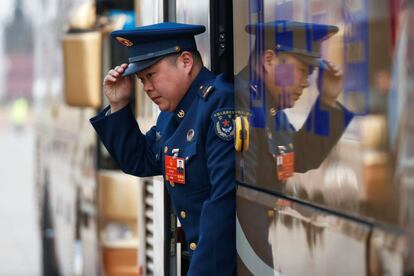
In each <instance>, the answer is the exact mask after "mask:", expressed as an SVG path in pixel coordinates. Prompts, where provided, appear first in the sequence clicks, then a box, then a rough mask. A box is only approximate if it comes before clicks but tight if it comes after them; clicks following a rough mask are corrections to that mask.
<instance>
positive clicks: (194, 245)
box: [190, 242, 197, 251]
mask: <svg viewBox="0 0 414 276" xmlns="http://www.w3.org/2000/svg"><path fill="white" fill-rule="evenodd" d="M196 248H197V244H196V243H195V242H192V243H190V249H191V250H193V251H194V250H196Z"/></svg>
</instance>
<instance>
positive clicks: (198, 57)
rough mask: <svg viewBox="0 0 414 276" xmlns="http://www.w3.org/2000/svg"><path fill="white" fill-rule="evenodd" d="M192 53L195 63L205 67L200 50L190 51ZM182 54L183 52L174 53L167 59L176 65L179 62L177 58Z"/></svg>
mask: <svg viewBox="0 0 414 276" xmlns="http://www.w3.org/2000/svg"><path fill="white" fill-rule="evenodd" d="M190 53H191V54H192V55H193V60H194V63H195V64H199V65H201V66H203V59H202V58H201V54H200V52H199V51H198V50H195V51H190ZM181 54H182V52H179V53H174V54H171V55H168V56H166V57H165V59H167V60H168V61H169V62H170V63H172V64H175V62H176V61H177V58H178V57H179V56H180V55H181Z"/></svg>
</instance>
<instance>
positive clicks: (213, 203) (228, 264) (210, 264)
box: [188, 91, 236, 276]
mask: <svg viewBox="0 0 414 276" xmlns="http://www.w3.org/2000/svg"><path fill="white" fill-rule="evenodd" d="M214 93H221V91H217V92H214ZM223 94H224V95H222V96H220V97H221V98H220V100H219V102H218V103H217V104H215V105H214V108H216V110H223V109H224V110H226V109H227V110H234V109H233V108H234V98H233V97H234V96H233V95H234V94H233V93H227V92H226V93H223ZM227 123H228V122H226V124H227ZM205 145H206V147H205V151H206V156H207V170H208V174H209V178H210V179H209V180H210V183H211V186H212V187H211V191H210V196H209V198H208V199H207V200H206V201H205V202H204V203H203V206H202V211H201V216H200V234H199V239H198V244H197V249H196V250H195V251H194V253H193V255H192V260H191V263H190V268H189V272H188V275H209V276H210V275H226V276H227V275H235V273H236V272H235V271H236V244H235V243H236V242H235V240H236V234H235V220H236V217H235V213H236V203H235V193H236V184H235V152H234V141H233V139H223V138H221V137H219V135H218V134H217V133H216V124H215V123H214V122H213V121H212V120H211V119H210V123H209V127H208V130H207V133H206V143H205Z"/></svg>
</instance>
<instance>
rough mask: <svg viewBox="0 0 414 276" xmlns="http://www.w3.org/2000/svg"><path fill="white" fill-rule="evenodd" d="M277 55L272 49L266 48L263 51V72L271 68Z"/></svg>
mask: <svg viewBox="0 0 414 276" xmlns="http://www.w3.org/2000/svg"><path fill="white" fill-rule="evenodd" d="M276 59H277V56H276V53H275V52H274V51H273V50H270V49H267V50H266V51H264V53H263V67H264V70H265V72H267V73H268V72H270V71H271V70H272V69H273V64H274V62H275V61H276Z"/></svg>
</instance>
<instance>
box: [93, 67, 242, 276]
mask: <svg viewBox="0 0 414 276" xmlns="http://www.w3.org/2000/svg"><path fill="white" fill-rule="evenodd" d="M108 108H109V107H107V108H106V109H104V110H103V111H102V112H101V113H100V114H98V115H97V116H96V117H94V118H92V119H91V123H92V125H93V127H94V128H95V130H96V131H97V133H98V135H99V137H100V138H101V140H102V142H103V143H104V145H105V146H106V148H107V149H108V151H109V152H110V154H111V155H112V157H113V158H114V160H115V161H116V162H117V163H118V165H119V167H120V168H121V169H122V170H123V171H124V172H125V173H127V174H132V175H136V176H141V177H145V176H155V175H164V184H165V186H166V187H167V190H168V192H169V194H170V197H171V199H172V202H173V205H174V207H175V209H176V211H177V214H178V218H179V219H180V222H181V224H182V226H183V228H184V232H185V237H186V242H187V246H188V247H189V248H190V250H189V251H190V254H191V261H190V267H189V272H188V275H209V276H210V275H233V274H234V273H235V269H236V268H235V267H236V248H235V173H234V168H235V156H234V144H233V143H234V142H233V139H232V135H231V134H232V133H230V132H231V129H230V128H232V122H230V124H229V121H226V122H225V123H226V125H227V126H230V128H224V127H223V126H222V123H223V122H224V119H223V116H226V115H223V114H233V113H232V112H233V111H234V109H233V108H234V91H233V86H232V85H231V84H228V83H226V82H224V80H223V77H222V76H218V77H216V76H215V75H214V74H212V73H211V72H210V71H208V70H207V69H206V68H203V69H202V70H201V72H200V73H199V75H198V76H197V77H196V79H195V80H194V81H193V83H192V85H191V87H190V89H189V91H187V93H186V95H185V96H184V98H183V99H182V100H181V102H180V103H179V105H178V107H177V109H176V111H175V112H161V113H160V114H159V116H158V119H157V122H156V125H155V126H153V127H152V128H151V129H150V130H149V131H148V132H147V133H146V134H143V133H142V132H141V131H140V129H139V126H138V125H137V122H136V120H135V118H134V116H133V114H132V112H131V109H130V108H129V107H125V108H123V109H122V110H120V111H118V112H115V113H113V114H111V115H108V116H105V113H106V111H107V110H108ZM221 115H223V116H221ZM220 116H221V117H220ZM223 131H224V132H223ZM226 131H227V132H228V133H226ZM177 149H178V157H179V158H184V160H185V184H177V183H175V184H174V183H170V182H169V181H166V179H165V164H164V162H165V157H166V156H167V155H169V156H172V155H173V150H174V152H177ZM182 212H185V215H184V216H183V215H181V214H182Z"/></svg>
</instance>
